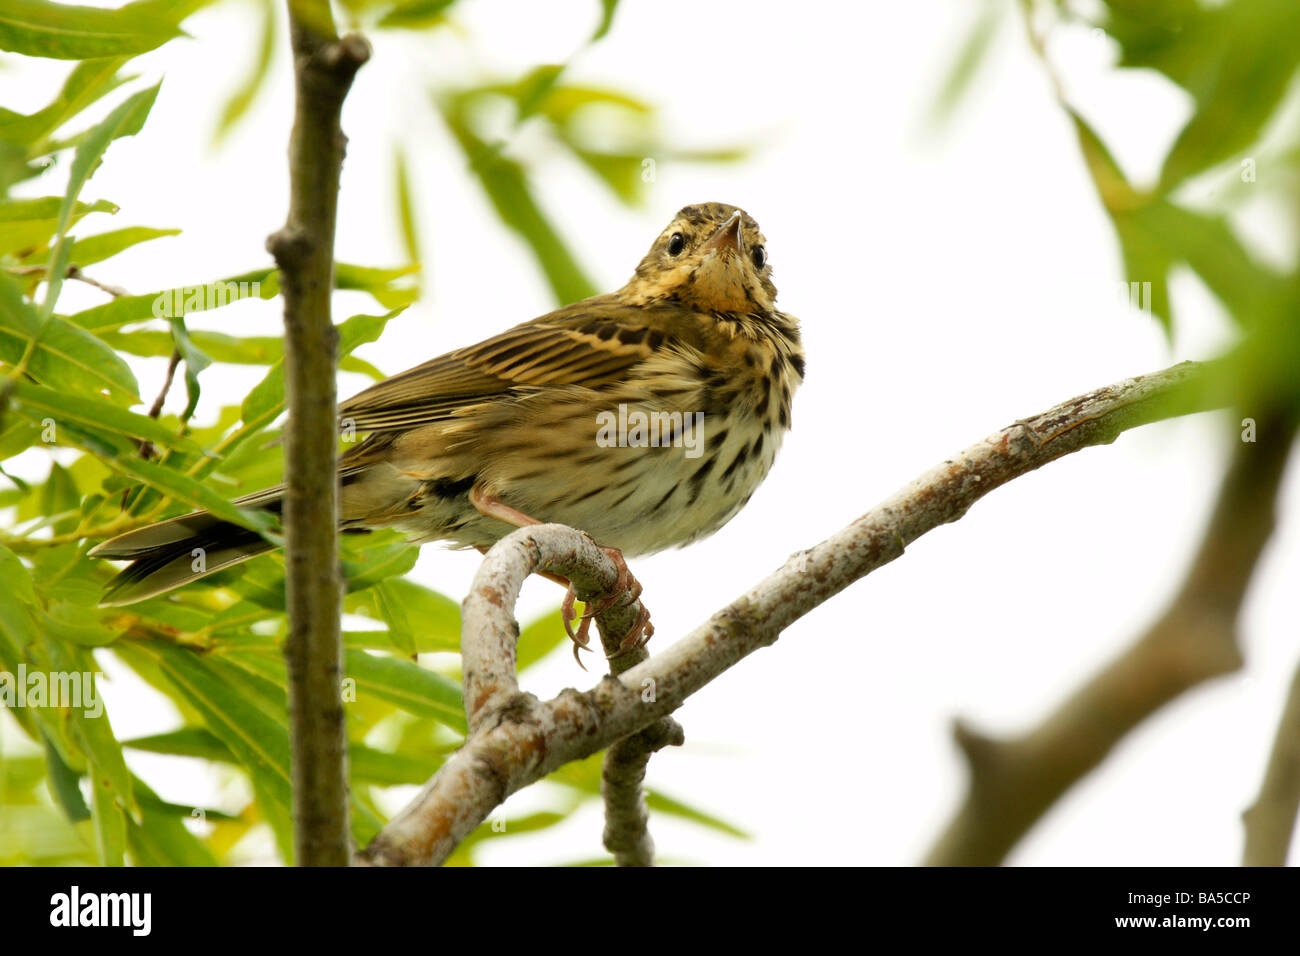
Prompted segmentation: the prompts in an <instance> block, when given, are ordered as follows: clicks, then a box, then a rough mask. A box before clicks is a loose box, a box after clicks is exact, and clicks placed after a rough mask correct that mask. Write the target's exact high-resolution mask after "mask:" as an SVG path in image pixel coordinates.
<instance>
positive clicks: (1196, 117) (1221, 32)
mask: <svg viewBox="0 0 1300 956" xmlns="http://www.w3.org/2000/svg"><path fill="white" fill-rule="evenodd" d="M1210 16H1211V17H1212V19H1213V21H1214V22H1215V25H1216V27H1217V29H1215V36H1216V38H1217V39H1219V40H1220V43H1221V47H1220V49H1219V50H1218V57H1217V63H1215V64H1214V65H1213V67H1212V69H1213V75H1214V79H1213V82H1212V83H1210V84H1207V85H1206V86H1205V88H1204V89H1202V90H1200V91H1197V90H1193V92H1194V93H1195V94H1196V96H1197V109H1196V112H1195V113H1194V114H1193V115H1192V118H1191V119H1190V120H1188V122H1187V125H1186V126H1184V127H1183V130H1182V132H1181V133H1179V134H1178V139H1177V140H1175V141H1174V145H1173V147H1172V148H1171V149H1170V151H1169V155H1168V156H1166V157H1165V164H1164V169H1163V170H1162V171H1161V173H1160V189H1161V191H1162V192H1167V191H1169V190H1171V189H1173V188H1174V187H1175V186H1176V185H1178V184H1179V183H1181V182H1182V181H1183V180H1185V179H1187V178H1188V177H1189V176H1192V175H1195V174H1196V173H1200V172H1203V171H1204V170H1206V169H1209V168H1210V167H1211V166H1214V165H1216V164H1218V163H1220V162H1222V161H1224V160H1226V159H1228V158H1230V157H1232V156H1234V155H1236V154H1237V153H1238V152H1239V151H1240V150H1242V149H1245V148H1246V147H1247V146H1249V145H1250V144H1251V143H1253V142H1254V141H1255V139H1256V138H1257V137H1258V135H1259V133H1260V131H1261V130H1262V129H1263V128H1264V124H1265V123H1266V122H1267V121H1268V119H1269V117H1270V116H1272V115H1273V111H1274V110H1275V108H1276V107H1277V105H1278V104H1279V103H1280V102H1281V99H1282V96H1283V94H1284V93H1285V92H1286V90H1287V88H1288V86H1289V84H1290V80H1291V77H1292V76H1293V75H1294V73H1295V70H1296V67H1297V65H1300V43H1297V42H1295V41H1296V40H1297V38H1298V37H1300V5H1298V4H1295V3H1278V2H1276V0H1233V2H1230V3H1226V4H1224V5H1223V6H1221V7H1219V8H1218V9H1216V10H1214V11H1213V13H1212V14H1210ZM1282 37H1285V38H1287V40H1288V41H1289V42H1281V43H1279V42H1278V41H1279V38H1282Z"/></svg>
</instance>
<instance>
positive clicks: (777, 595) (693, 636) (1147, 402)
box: [360, 362, 1222, 866]
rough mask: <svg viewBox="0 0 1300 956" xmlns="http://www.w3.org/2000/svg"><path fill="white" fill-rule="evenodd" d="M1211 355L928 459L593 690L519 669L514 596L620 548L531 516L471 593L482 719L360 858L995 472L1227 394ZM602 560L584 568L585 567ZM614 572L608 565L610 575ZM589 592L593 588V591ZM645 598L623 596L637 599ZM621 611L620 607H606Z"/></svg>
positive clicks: (842, 580) (909, 533) (743, 636)
mask: <svg viewBox="0 0 1300 956" xmlns="http://www.w3.org/2000/svg"><path fill="white" fill-rule="evenodd" d="M1205 371H1206V367H1205V366H1203V365H1197V364H1195V363H1191V362H1185V363H1183V364H1181V365H1177V366H1174V367H1173V368H1170V369H1166V370H1164V371H1161V372H1156V373H1153V374H1151V375H1144V376H1140V377H1138V378H1133V379H1128V380H1126V381H1123V382H1120V383H1118V384H1116V385H1113V386H1110V387H1107V388H1101V389H1098V390H1097V391H1094V392H1091V393H1089V394H1087V395H1082V396H1079V397H1078V398H1075V399H1071V400H1070V401H1067V402H1064V403H1062V404H1060V405H1058V406H1056V407H1055V408H1052V409H1049V410H1048V411H1046V412H1044V413H1042V414H1041V415H1037V416H1034V417H1033V418H1029V419H1025V420H1024V421H1020V422H1016V423H1015V424H1013V425H1010V426H1008V427H1006V428H1004V429H1002V430H1000V431H998V432H996V433H994V434H993V435H991V436H989V437H988V438H986V439H984V440H983V441H981V442H979V443H977V444H975V445H973V446H971V447H970V448H968V449H966V450H965V451H963V452H961V453H960V454H958V455H956V456H954V457H953V458H951V459H949V460H948V461H945V462H944V463H942V464H941V465H939V466H938V467H936V468H934V469H932V470H931V471H929V472H927V473H926V474H924V475H922V476H921V477H920V478H918V479H917V480H916V481H914V482H912V484H910V485H908V486H907V487H906V488H904V489H903V490H902V491H900V492H898V493H897V494H895V495H894V496H892V497H891V498H889V499H887V500H886V501H884V502H883V503H882V504H880V505H879V506H877V507H876V508H874V509H872V510H871V511H869V512H867V513H866V514H865V515H863V516H862V517H860V518H858V519H857V520H856V521H854V522H853V523H852V524H850V525H849V526H848V527H846V528H844V529H843V530H841V531H839V532H837V533H836V534H835V535H832V536H831V537H830V538H828V539H827V540H826V541H823V542H822V543H821V544H819V545H817V546H815V547H813V548H811V549H809V550H807V551H803V552H799V553H797V554H795V555H793V556H792V557H791V558H790V559H789V560H787V561H786V563H785V564H784V565H783V566H782V567H781V568H779V569H778V570H777V571H776V572H774V573H773V574H771V575H769V576H768V577H767V578H766V579H764V580H763V581H762V582H760V583H759V584H758V585H757V586H756V587H754V588H753V589H752V590H750V591H749V592H748V593H747V594H745V595H743V596H742V597H740V598H738V599H737V600H735V601H733V602H732V603H731V604H729V605H728V606H727V607H725V608H723V609H722V610H721V611H719V612H718V613H716V614H714V615H713V617H712V618H710V619H709V620H708V621H707V622H706V623H705V624H703V625H701V626H700V627H698V628H696V629H695V630H694V631H692V632H691V633H690V634H688V635H687V636H686V637H684V638H682V639H681V640H680V641H678V642H677V643H675V644H672V645H670V646H669V647H668V648H666V649H665V650H664V652H663V653H662V654H661V655H660V656H658V657H654V658H649V659H647V660H645V661H641V662H640V663H638V664H636V665H635V666H634V667H631V668H630V669H628V670H627V671H625V672H624V673H622V674H621V675H619V676H618V677H612V676H609V677H605V678H603V679H602V680H601V682H600V683H599V684H597V685H596V686H595V687H594V688H592V689H591V690H589V691H587V692H586V693H585V694H584V693H579V692H578V691H575V690H566V691H564V692H562V693H561V694H560V695H559V696H558V697H556V698H554V699H553V700H551V701H549V702H547V703H545V704H543V703H541V702H539V701H538V700H537V698H535V697H533V696H532V695H531V694H525V693H520V692H519V691H518V689H517V684H516V682H515V674H514V666H515V656H514V655H515V648H514V642H515V639H516V637H517V635H518V625H517V624H516V623H515V621H514V618H513V607H514V601H515V598H516V596H517V595H518V592H519V585H521V584H522V582H523V579H524V578H525V577H526V576H527V575H528V574H529V573H532V572H533V571H534V570H550V571H554V572H558V573H561V574H565V575H566V576H568V577H570V578H571V579H572V580H574V581H575V583H578V584H580V586H584V587H587V588H591V587H592V585H593V583H595V584H597V585H599V586H600V587H604V588H608V587H610V586H612V585H613V583H614V578H615V576H616V571H615V569H614V567H613V563H612V562H610V561H609V559H608V558H607V557H606V556H605V555H604V553H603V552H601V551H600V549H599V548H597V547H596V546H595V545H594V543H592V541H591V539H590V538H588V537H587V536H586V535H582V534H580V533H579V532H576V531H573V530H572V529H569V528H564V527H562V526H558V525H538V526H535V527H531V528H524V529H520V530H519V531H516V532H514V533H512V534H510V535H509V536H507V537H506V538H503V539H502V540H501V541H500V542H498V543H497V544H496V546H495V547H493V548H492V550H491V551H489V552H488V555H487V557H486V558H485V559H484V561H483V565H482V567H481V568H480V570H479V573H478V576H477V577H476V578H475V584H474V588H473V589H472V591H471V593H470V595H469V597H467V598H466V600H465V605H464V623H463V628H464V629H463V632H462V650H463V652H464V662H465V702H466V711H467V713H468V714H469V718H470V735H469V738H468V739H467V740H466V741H465V744H464V745H463V746H462V747H461V749H460V750H459V751H457V753H456V754H455V755H454V756H453V757H452V758H451V759H450V760H449V761H447V762H446V763H445V764H444V765H443V766H442V767H441V768H440V769H439V771H438V773H437V774H435V775H434V777H433V779H431V780H430V781H429V782H428V783H427V784H426V785H425V786H424V788H423V790H421V792H420V793H419V794H418V795H417V796H416V798H415V799H414V800H413V801H412V802H411V803H410V804H409V805H408V806H407V807H405V808H404V809H403V810H402V811H401V812H400V813H399V814H397V816H395V817H394V818H393V819H392V820H391V821H389V823H388V825H387V826H385V827H384V829H383V830H382V831H381V832H380V834H379V835H378V836H377V837H375V839H374V841H372V843H371V844H370V846H369V847H367V848H366V850H365V851H364V852H363V853H362V854H361V856H360V862H365V863H370V864H374V865H389V866H393V865H425V864H437V863H440V862H442V861H443V860H445V859H446V858H447V856H448V855H449V854H450V853H451V851H452V850H453V849H454V848H455V846H456V845H457V843H459V841H460V840H462V839H463V838H464V837H465V836H466V835H467V834H469V833H470V832H471V831H472V830H473V829H474V827H476V826H477V825H478V824H479V823H481V822H482V821H483V820H484V819H486V817H487V815H488V813H490V812H491V811H492V809H493V808H494V807H496V806H497V805H498V804H500V803H501V802H502V801H503V800H504V799H505V798H506V797H508V796H509V795H510V794H512V793H514V792H515V791H517V790H519V789H521V788H522V787H525V786H527V785H528V784H530V783H533V782H534V781H536V780H539V779H541V778H542V777H544V776H545V775H546V774H548V773H550V772H551V771H552V770H555V769H556V768H558V767H560V766H562V765H564V764H565V763H568V762H569V761H571V760H579V759H582V758H583V757H587V756H590V755H591V754H593V753H597V752H598V751H600V750H602V749H604V748H606V747H608V746H610V745H611V744H613V743H614V742H616V741H618V740H621V739H623V738H625V737H627V736H629V735H630V734H633V733H636V732H637V731H639V730H641V729H642V728H644V727H647V726H649V725H650V724H652V723H654V722H655V721H657V720H659V718H661V717H664V716H667V715H668V714H670V713H672V712H673V711H674V710H676V709H677V708H678V707H680V706H681V704H682V702H683V701H684V700H685V699H686V698H687V697H689V696H690V695H691V694H693V693H695V692H696V691H697V690H699V689H700V688H701V687H704V686H705V685H706V684H708V683H709V681H711V680H713V679H714V678H715V677H717V676H718V675H719V674H721V673H723V672H724V671H725V670H727V669H728V668H730V667H731V666H732V665H733V664H735V663H736V662H738V661H740V660H741V659H743V658H744V657H746V656H748V655H749V654H751V653H753V652H754V651H756V650H758V649H759V648H761V647H766V646H768V645H770V644H772V643H774V642H775V641H776V639H777V638H778V637H779V636H780V634H781V632H782V631H783V630H784V629H785V628H786V627H788V626H789V625H790V624H791V623H793V622H794V621H796V620H798V619H799V618H800V617H802V616H803V615H804V614H806V613H808V611H810V610H812V609H813V608H814V607H817V606H818V605H819V604H822V603H823V602H825V601H826V600H828V599H829V598H831V597H833V596H834V595H836V594H838V593H839V592H840V591H842V590H844V589H845V588H846V587H848V586H849V585H850V584H852V583H853V582H854V581H857V580H858V579H860V578H862V577H864V576H866V575H867V574H869V573H870V572H872V571H874V570H875V569H876V568H878V567H881V566H882V565H884V564H887V563H888V562H890V561H892V560H894V559H895V558H897V557H898V556H899V555H901V554H902V553H903V548H904V546H905V544H906V543H908V542H911V541H914V540H916V539H917V538H919V537H920V536H921V535H923V534H925V533H926V532H927V531H930V530H931V529H933V528H936V527H938V526H939V525H941V524H944V523H946V522H950V521H956V520H957V519H958V518H960V517H961V516H962V515H963V514H964V513H965V512H966V511H967V509H969V508H970V506H971V505H972V504H974V503H975V502H976V501H978V500H979V499H980V498H982V497H984V495H986V494H988V493H989V492H990V491H992V490H993V489H994V488H997V487H999V486H1000V485H1003V484H1005V483H1007V482H1008V481H1011V480H1012V479H1014V478H1016V477H1018V476H1020V475H1023V474H1026V473H1028V472H1030V471H1033V470H1035V469H1037V468H1040V467H1042V466H1043V465H1045V464H1047V463H1048V462H1050V461H1054V460H1055V459H1057V458H1060V457H1062V456H1063V455H1067V454H1069V453H1071V452H1073V451H1077V450H1079V449H1080V448H1085V447H1087V446H1089V445H1099V444H1106V443H1109V442H1111V441H1113V440H1114V439H1115V438H1116V437H1117V436H1118V435H1119V434H1121V433H1122V432H1124V431H1126V430H1128V429H1130V428H1135V427H1137V426H1139V425H1144V424H1148V423H1150V422H1154V421H1159V420H1162V419H1165V418H1170V417H1174V416H1177V415H1184V414H1189V413H1191V412H1196V411H1204V410H1208V409H1211V408H1216V407H1219V406H1220V405H1221V404H1222V401H1221V400H1219V399H1217V398H1216V397H1215V396H1214V395H1212V394H1211V393H1210V392H1209V391H1208V390H1207V389H1206V388H1205V382H1206V380H1207V378H1208V377H1207V376H1206V375H1205V374H1204V373H1205ZM580 572H581V573H583V574H585V575H586V579H585V581H579V578H578V575H579V573H580ZM596 578H599V580H596ZM579 596H581V591H580V594H579ZM635 610H636V607H635V605H634V606H633V607H630V608H627V609H623V611H624V613H626V614H629V615H630V614H631V613H633V612H635ZM606 623H611V624H612V622H606Z"/></svg>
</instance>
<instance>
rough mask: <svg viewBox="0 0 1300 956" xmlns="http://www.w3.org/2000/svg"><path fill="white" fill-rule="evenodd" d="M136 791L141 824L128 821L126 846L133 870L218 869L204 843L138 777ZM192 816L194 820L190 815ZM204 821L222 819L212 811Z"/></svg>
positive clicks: (207, 812) (214, 858)
mask: <svg viewBox="0 0 1300 956" xmlns="http://www.w3.org/2000/svg"><path fill="white" fill-rule="evenodd" d="M135 790H136V793H137V794H138V795H139V798H140V822H139V823H138V824H137V823H135V822H134V821H131V820H128V821H127V834H126V836H127V845H128V846H129V847H130V849H131V857H132V860H133V862H134V863H135V865H136V866H217V865H218V861H217V858H216V857H215V856H213V854H212V851H211V850H209V849H208V848H207V847H206V846H204V845H203V843H202V842H201V841H200V840H199V839H198V837H196V836H195V835H194V834H193V833H191V832H190V831H189V830H188V829H187V828H186V826H185V824H184V823H182V822H181V818H180V817H178V816H177V814H176V813H175V812H172V811H171V809H170V805H168V804H164V803H163V802H162V801H161V800H159V799H158V798H157V795H156V794H155V793H154V792H153V791H152V790H150V789H149V788H148V787H147V786H146V785H145V783H144V781H142V780H140V779H139V778H138V777H137V778H135ZM190 815H191V816H196V815H198V814H195V813H194V812H193V811H191V813H190ZM202 816H203V817H204V818H208V817H213V818H215V819H221V818H222V817H221V816H220V815H214V814H213V813H212V812H211V811H205V812H204V813H203V814H202Z"/></svg>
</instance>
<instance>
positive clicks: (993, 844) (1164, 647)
mask: <svg viewBox="0 0 1300 956" xmlns="http://www.w3.org/2000/svg"><path fill="white" fill-rule="evenodd" d="M1294 435H1295V428H1294V426H1293V425H1292V424H1290V423H1287V422H1285V421H1284V420H1282V419H1279V418H1275V419H1273V420H1272V421H1270V422H1261V424H1260V429H1259V437H1260V439H1261V440H1260V441H1259V442H1258V443H1246V442H1241V443H1239V444H1238V446H1237V448H1236V450H1235V452H1234V454H1233V459H1232V463H1231V465H1230V466H1229V468H1228V472H1227V474H1226V476H1225V477H1224V480H1223V484H1222V487H1221V488H1220V490H1219V495H1218V500H1217V502H1216V504H1215V508H1214V512H1213V515H1212V517H1211V519H1210V523H1209V526H1208V527H1207V529H1206V531H1205V534H1204V536H1203V538H1202V541H1201V544H1200V547H1199V549H1198V551H1197V554H1196V557H1195V558H1194V560H1193V562H1192V566H1191V568H1190V569H1189V570H1188V572H1187V576H1186V578H1185V580H1184V581H1183V584H1182V587H1181V588H1180V589H1179V591H1178V593H1177V594H1176V595H1175V596H1174V598H1173V600H1172V601H1171V603H1170V604H1169V607H1168V609H1167V610H1166V611H1165V612H1164V614H1162V615H1161V616H1160V618H1159V619H1158V620H1157V621H1156V622H1155V623H1154V624H1152V625H1151V627H1150V629H1149V630H1148V631H1147V632H1146V633H1145V634H1143V635H1142V636H1141V637H1140V638H1139V639H1138V640H1137V642H1136V643H1134V644H1133V645H1132V646H1131V647H1129V648H1128V650H1126V651H1124V652H1123V653H1122V654H1120V655H1119V657H1117V658H1116V659H1115V660H1113V661H1111V663H1110V664H1108V665H1107V666H1106V667H1105V668H1103V669H1102V670H1101V672H1100V673H1098V674H1097V675H1096V676H1094V677H1093V678H1092V679H1091V680H1089V681H1088V682H1087V683H1086V684H1084V685H1083V686H1082V687H1080V688H1079V689H1078V690H1077V691H1076V692H1075V693H1074V694H1073V695H1071V697H1070V698H1069V699H1068V700H1067V701H1066V702H1065V703H1064V704H1062V705H1061V707H1060V708H1059V709H1058V710H1057V711H1056V712H1055V713H1054V714H1052V715H1051V716H1050V717H1048V718H1047V719H1046V720H1044V721H1043V723H1042V724H1041V725H1040V726H1038V727H1037V728H1035V729H1034V730H1032V731H1030V732H1029V733H1027V734H1025V735H1023V736H1021V737H1017V738H1014V739H1009V740H995V739H992V738H990V737H986V736H984V735H982V734H979V733H977V732H976V731H974V730H972V729H970V728H969V727H968V726H966V725H965V724H963V723H961V722H958V724H957V725H956V727H955V728H954V733H955V735H956V738H957V743H958V745H959V746H960V747H961V750H962V752H963V754H964V755H965V757H966V762H967V765H968V768H969V771H970V779H969V784H968V789H967V793H966V797H965V800H964V801H963V803H962V806H961V807H960V809H959V810H958V811H957V813H956V815H955V816H954V818H953V819H952V821H951V822H950V823H949V825H948V827H947V829H946V830H945V831H944V833H943V835H942V836H941V837H940V838H939V840H938V842H937V843H936V844H935V846H934V848H933V849H932V850H931V851H930V854H929V856H928V857H927V858H926V861H925V862H926V863H927V864H929V865H934V866H996V865H997V864H999V863H1001V862H1002V860H1003V859H1005V857H1006V855H1007V853H1009V852H1010V850H1011V848H1012V847H1013V846H1015V844H1016V843H1017V842H1018V841H1019V840H1020V838H1021V837H1023V836H1024V834H1025V833H1026V832H1027V831H1028V830H1029V829H1030V827H1032V826H1033V825H1034V824H1035V823H1036V822H1037V821H1038V820H1039V819H1040V818H1041V817H1042V816H1043V814H1044V813H1046V812H1047V810H1048V808H1049V807H1051V806H1052V805H1053V804H1054V803H1055V802H1056V801H1057V800H1058V799H1059V798H1060V797H1061V795H1062V794H1064V793H1065V792H1066V791H1067V790H1068V789H1069V788H1070V787H1071V786H1073V785H1074V784H1075V783H1076V782H1077V781H1079V780H1080V779H1081V778H1082V777H1084V776H1085V775H1086V774H1087V773H1089V772H1090V771H1091V770H1092V769H1093V768H1094V767H1096V766H1097V765H1098V764H1099V763H1101V761H1102V760H1104V759H1105V757H1106V756H1107V754H1109V753H1110V751H1111V750H1112V749H1113V748H1114V747H1115V745H1116V744H1117V743H1119V741H1120V740H1122V739H1123V738H1124V736H1125V735H1126V734H1128V733H1129V731H1131V730H1132V729H1133V728H1134V727H1136V726H1138V724H1140V723H1141V722H1142V721H1143V720H1145V719H1146V718H1147V717H1149V716H1150V715H1151V714H1152V713H1154V712H1155V711H1156V710H1158V709H1159V708H1161V707H1163V706H1164V705H1165V704H1167V703H1169V702H1170V701H1171V700H1173V699H1174V698H1176V697H1178V696H1179V695H1180V694H1182V693H1184V692H1185V691H1187V690H1188V689H1190V688H1192V687H1195V686H1196V685H1198V684H1200V683H1202V682H1203V681H1207V680H1209V679H1211V678H1213V677H1218V676H1219V675H1222V674H1226V673H1230V672H1232V671H1234V670H1236V669H1237V668H1239V667H1240V666H1241V651H1240V649H1239V648H1238V645H1237V617H1238V615H1239V613H1240V611H1241V605H1242V602H1243V600H1244V599H1245V596H1246V590H1247V587H1248V585H1249V584H1250V580H1251V578H1252V576H1253V574H1254V571H1255V567H1256V565H1257V564H1258V562H1259V558H1260V555H1261V554H1262V553H1263V550H1264V546H1265V545H1266V544H1267V543H1268V540H1269V537H1270V535H1271V534H1272V531H1273V526H1274V520H1275V513H1274V511H1275V508H1274V501H1275V498H1276V496H1277V490H1278V486H1279V484H1280V482H1281V478H1282V472H1283V469H1284V467H1285V465H1286V461H1287V457H1288V452H1289V450H1290V447H1291V442H1292V439H1293V437H1294Z"/></svg>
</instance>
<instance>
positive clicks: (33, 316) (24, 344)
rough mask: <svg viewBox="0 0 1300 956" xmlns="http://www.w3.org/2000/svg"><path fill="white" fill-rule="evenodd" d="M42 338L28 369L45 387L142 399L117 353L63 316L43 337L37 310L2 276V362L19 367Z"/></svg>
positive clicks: (129, 400) (51, 321) (48, 323)
mask: <svg viewBox="0 0 1300 956" xmlns="http://www.w3.org/2000/svg"><path fill="white" fill-rule="evenodd" d="M38 334H39V336H40V338H39V341H38V342H37V345H36V347H35V349H34V351H33V352H32V356H31V359H30V361H29V362H28V365H27V371H28V373H29V374H30V375H31V376H32V377H33V378H34V379H36V380H37V381H38V382H40V383H41V384H43V385H48V386H50V387H51V388H56V389H67V390H69V391H72V392H76V393H78V394H82V395H85V394H93V393H95V392H98V391H99V390H101V389H103V390H107V391H109V392H110V393H112V394H113V395H114V396H115V398H117V399H118V400H124V401H125V402H126V404H134V403H135V402H138V401H140V396H139V394H138V389H139V386H138V385H137V384H136V380H135V376H134V375H133V374H132V373H131V369H130V367H129V366H127V364H126V363H125V362H124V361H122V359H121V358H120V357H118V355H117V353H116V352H114V351H113V350H112V349H111V348H109V347H108V346H107V345H105V344H104V343H103V342H101V341H100V340H99V339H97V338H95V336H93V335H91V334H89V333H88V332H85V331H83V330H82V329H79V328H77V327H76V326H74V325H71V324H70V323H68V322H65V321H64V320H63V319H61V318H59V317H58V316H50V317H49V318H48V319H47V320H46V322H45V326H44V331H43V333H42V332H41V319H40V316H39V315H38V314H37V312H36V309H35V308H34V307H33V306H32V305H30V304H29V303H28V302H27V301H26V300H24V299H23V297H22V293H21V292H19V291H18V288H17V287H16V286H15V285H14V283H13V282H12V280H10V279H9V278H8V276H5V275H3V274H0V361H4V362H8V363H9V364H10V365H14V366H16V365H17V364H18V363H19V362H20V361H21V360H22V357H23V355H24V354H26V352H27V350H28V347H29V344H30V343H31V342H32V340H33V339H35V338H36V337H37V336H38Z"/></svg>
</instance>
